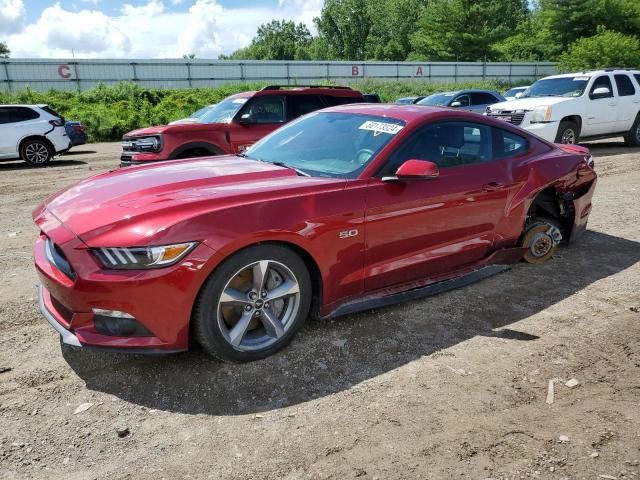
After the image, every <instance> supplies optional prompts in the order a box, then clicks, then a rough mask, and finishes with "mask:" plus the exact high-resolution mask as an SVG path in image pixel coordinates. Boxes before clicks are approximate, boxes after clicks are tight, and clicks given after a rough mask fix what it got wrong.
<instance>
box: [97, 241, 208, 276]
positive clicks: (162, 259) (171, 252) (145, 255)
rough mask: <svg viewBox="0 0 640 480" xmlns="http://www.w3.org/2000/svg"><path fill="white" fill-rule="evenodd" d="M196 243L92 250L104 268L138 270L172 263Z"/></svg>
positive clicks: (178, 259) (166, 265)
mask: <svg viewBox="0 0 640 480" xmlns="http://www.w3.org/2000/svg"><path fill="white" fill-rule="evenodd" d="M196 245H197V243H196V242H189V243H177V244H175V245H161V246H156V247H130V248H125V247H103V248H94V249H92V251H93V253H94V254H95V255H96V257H98V260H100V263H102V265H104V267H106V268H115V269H124V270H138V269H147V268H161V267H168V266H169V265H173V264H175V263H177V262H179V261H180V260H181V259H182V258H184V256H185V255H186V254H187V253H189V252H190V251H191V250H193V248H194V247H195V246H196Z"/></svg>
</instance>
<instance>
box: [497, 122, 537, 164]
mask: <svg viewBox="0 0 640 480" xmlns="http://www.w3.org/2000/svg"><path fill="white" fill-rule="evenodd" d="M527 150H529V141H528V140H527V139H526V138H524V137H521V136H520V135H517V134H515V133H511V132H508V131H506V130H502V129H501V128H496V127H493V158H495V159H500V158H510V157H516V156H518V155H521V154H523V153H525V152H526V151H527Z"/></svg>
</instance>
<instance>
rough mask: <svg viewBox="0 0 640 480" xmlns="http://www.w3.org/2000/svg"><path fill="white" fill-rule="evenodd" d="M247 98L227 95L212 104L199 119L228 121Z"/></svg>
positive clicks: (216, 121)
mask: <svg viewBox="0 0 640 480" xmlns="http://www.w3.org/2000/svg"><path fill="white" fill-rule="evenodd" d="M247 100H248V99H247V98H239V97H229V98H225V99H224V100H223V101H221V102H220V103H217V104H216V105H214V106H213V107H212V108H211V109H210V110H208V111H207V112H206V113H205V114H204V115H203V116H202V117H200V121H201V122H202V123H229V122H230V121H231V119H232V118H233V117H234V116H235V114H236V113H238V110H240V108H241V107H242V106H243V105H244V104H245V103H247Z"/></svg>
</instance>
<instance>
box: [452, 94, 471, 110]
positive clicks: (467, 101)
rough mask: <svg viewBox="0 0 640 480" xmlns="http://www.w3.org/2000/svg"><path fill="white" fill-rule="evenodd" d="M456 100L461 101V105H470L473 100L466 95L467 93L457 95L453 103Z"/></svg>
mask: <svg viewBox="0 0 640 480" xmlns="http://www.w3.org/2000/svg"><path fill="white" fill-rule="evenodd" d="M454 102H460V106H461V107H468V106H469V105H471V100H470V98H469V95H466V94H465V95H459V96H457V97H456V98H455V99H454V100H453V102H451V103H454Z"/></svg>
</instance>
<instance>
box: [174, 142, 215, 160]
mask: <svg viewBox="0 0 640 480" xmlns="http://www.w3.org/2000/svg"><path fill="white" fill-rule="evenodd" d="M191 150H194V151H195V150H204V151H206V152H207V153H209V154H210V155H224V150H222V149H221V148H220V147H218V146H217V145H216V144H214V143H208V142H189V143H185V144H184V145H180V146H179V147H178V148H176V149H175V150H173V152H171V154H170V155H169V160H175V159H177V158H188V157H183V155H185V154H186V153H188V152H189V151H191Z"/></svg>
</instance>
